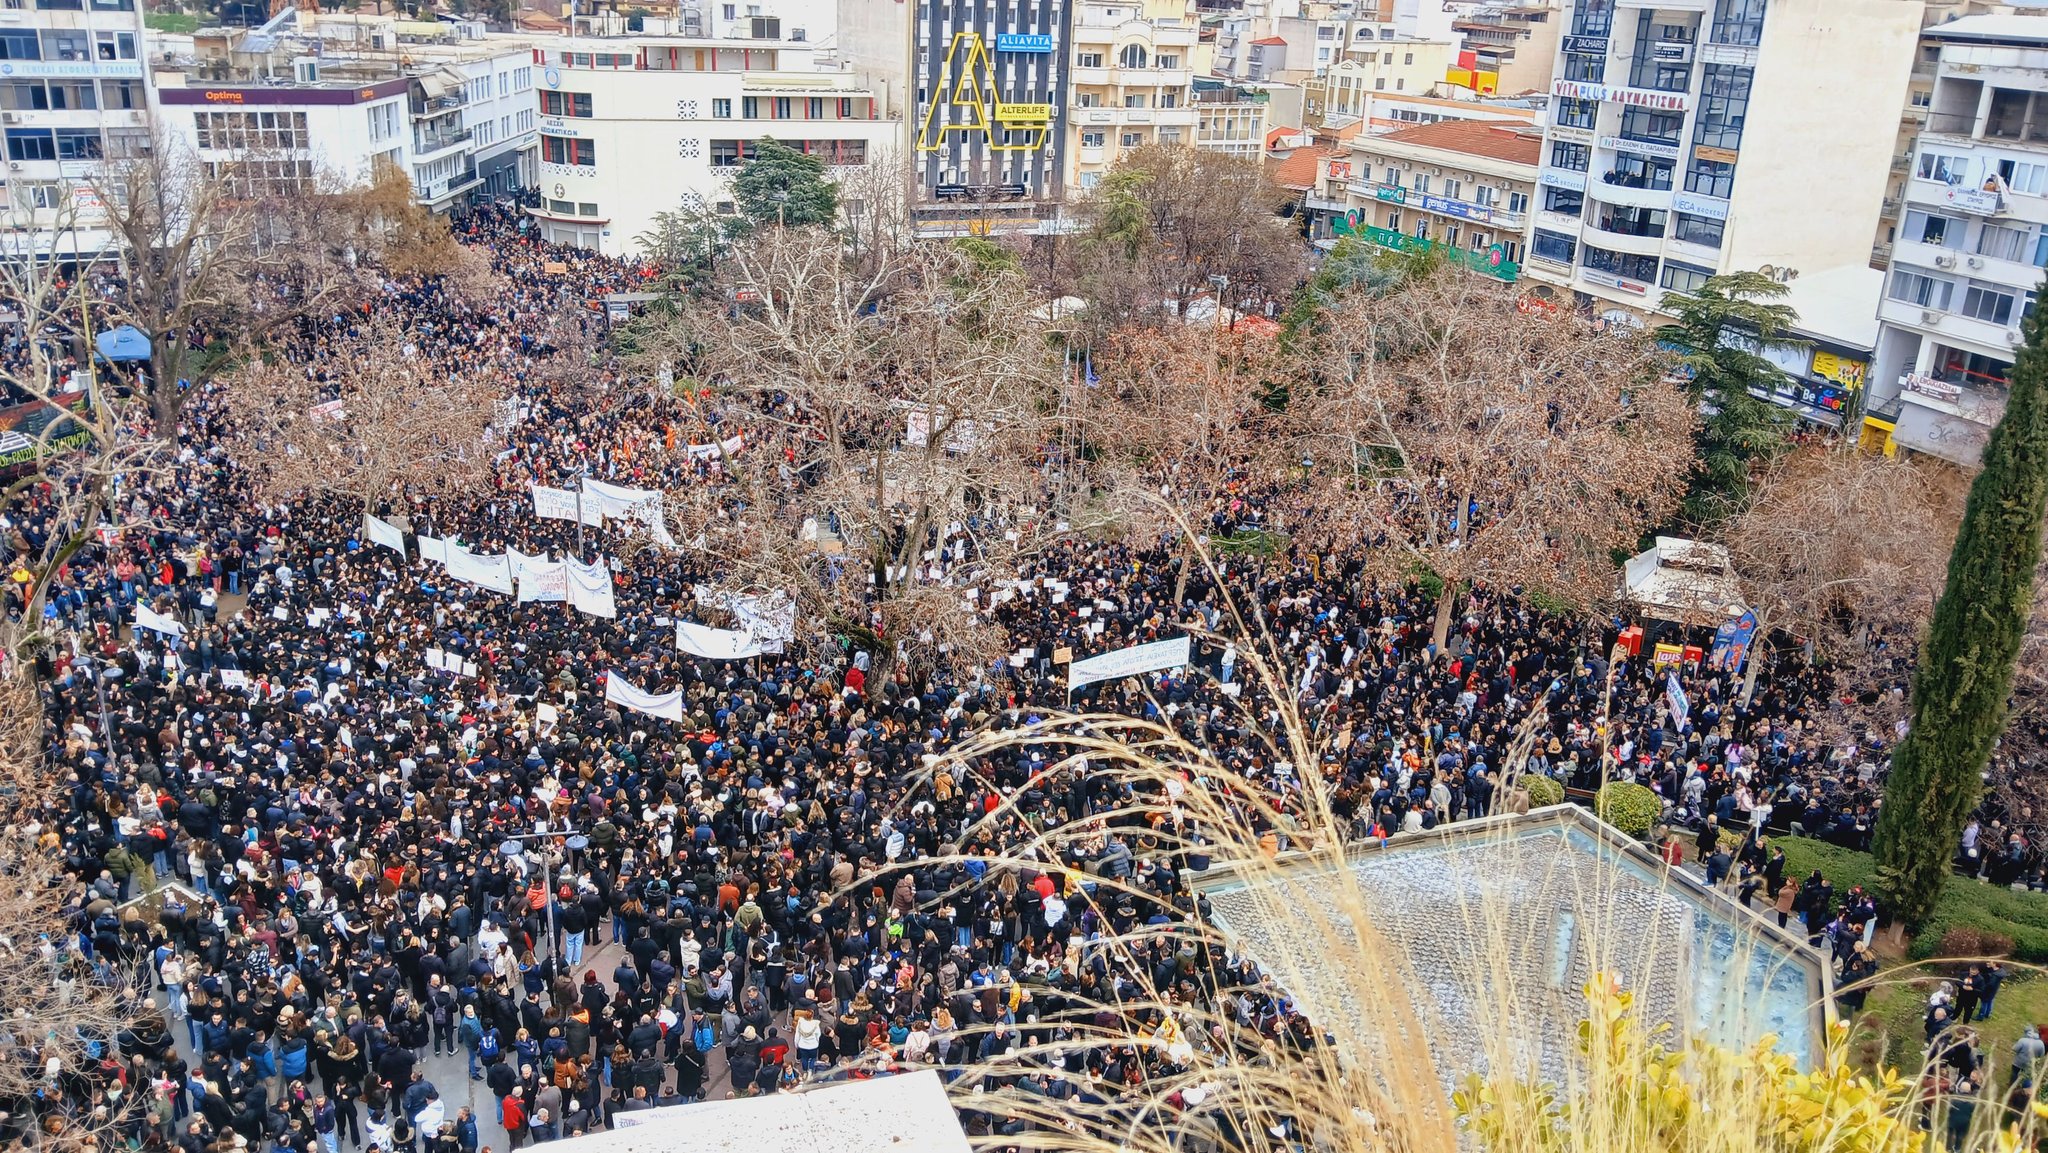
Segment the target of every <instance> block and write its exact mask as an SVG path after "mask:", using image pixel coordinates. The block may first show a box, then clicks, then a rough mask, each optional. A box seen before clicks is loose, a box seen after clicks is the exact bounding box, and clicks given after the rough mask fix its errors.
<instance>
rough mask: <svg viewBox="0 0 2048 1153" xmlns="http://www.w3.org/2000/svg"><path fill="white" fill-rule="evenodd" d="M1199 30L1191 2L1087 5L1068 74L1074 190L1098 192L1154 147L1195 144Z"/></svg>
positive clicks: (1099, 1) (1081, 7)
mask: <svg viewBox="0 0 2048 1153" xmlns="http://www.w3.org/2000/svg"><path fill="white" fill-rule="evenodd" d="M1199 33H1200V29H1199V27H1198V26H1197V24H1196V23H1195V21H1194V19H1193V18H1192V16H1191V15H1190V13H1189V12H1188V7H1187V4H1186V3H1185V0H1121V2H1117V0H1081V2H1080V3H1077V4H1076V5H1075V6H1074V26H1073V33H1072V37H1071V42H1072V44H1073V57H1072V60H1071V61H1070V62H1069V65H1068V69H1067V80H1068V89H1069V91H1070V92H1072V94H1073V106H1072V107H1071V108H1070V109H1069V110H1068V113H1067V125H1066V132H1067V135H1068V140H1067V176H1066V184H1067V187H1068V188H1069V189H1073V190H1076V191H1086V190H1087V189H1090V188H1093V187H1095V183H1096V181H1098V180H1100V179H1101V178H1102V174H1103V173H1104V172H1106V171H1108V170H1109V167H1110V166H1111V165H1113V164H1115V163H1116V161H1117V157H1119V156H1121V155H1122V154H1123V153H1124V152H1126V151H1128V150H1130V149H1133V148H1142V147H1144V146H1145V145H1147V144H1192V143H1194V138H1195V103H1194V94H1193V90H1192V82H1193V80H1194V69H1193V67H1192V65H1191V61H1190V59H1189V58H1190V56H1191V55H1192V54H1193V53H1194V51H1195V43H1196V39H1197V37H1198V35H1199Z"/></svg>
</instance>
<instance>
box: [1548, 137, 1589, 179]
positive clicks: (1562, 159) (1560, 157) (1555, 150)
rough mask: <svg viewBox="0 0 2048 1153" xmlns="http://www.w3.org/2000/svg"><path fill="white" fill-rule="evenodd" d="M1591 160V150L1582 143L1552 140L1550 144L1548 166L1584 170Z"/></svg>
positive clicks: (1572, 170)
mask: <svg viewBox="0 0 2048 1153" xmlns="http://www.w3.org/2000/svg"><path fill="white" fill-rule="evenodd" d="M1592 162H1593V150H1592V149H1591V148H1588V147H1586V146H1585V145H1583V144H1572V143H1569V142H1567V141H1563V140H1554V141H1552V142H1551V144H1550V166H1551V167H1552V168H1563V169H1565V170H1567V171H1570V172H1584V171H1585V170H1586V168H1587V166H1588V165H1590V164H1591V163H1592Z"/></svg>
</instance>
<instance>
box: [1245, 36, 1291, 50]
mask: <svg viewBox="0 0 2048 1153" xmlns="http://www.w3.org/2000/svg"><path fill="white" fill-rule="evenodd" d="M1252 43H1254V44H1261V45H1264V46H1266V47H1268V48H1270V47H1272V46H1273V45H1275V44H1285V43H1287V37H1285V36H1268V37H1266V38H1264V39H1262V40H1254V41H1252Z"/></svg>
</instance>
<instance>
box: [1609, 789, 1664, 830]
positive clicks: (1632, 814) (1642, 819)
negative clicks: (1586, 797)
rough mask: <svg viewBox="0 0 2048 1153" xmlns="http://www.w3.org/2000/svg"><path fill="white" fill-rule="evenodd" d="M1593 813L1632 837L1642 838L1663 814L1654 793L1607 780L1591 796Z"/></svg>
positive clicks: (1660, 803) (1659, 801)
mask: <svg viewBox="0 0 2048 1153" xmlns="http://www.w3.org/2000/svg"><path fill="white" fill-rule="evenodd" d="M1593 811H1594V812H1595V813H1598V814H1599V815H1600V818H1601V819H1602V820H1604V821H1606V822H1607V823H1608V824H1610V825H1613V826H1614V827H1615V828H1617V829H1620V830H1621V831H1622V832H1624V833H1627V834H1628V835H1629V836H1631V837H1641V836H1643V835H1645V834H1647V833H1648V832H1649V831H1650V826H1651V825H1654V824H1656V823H1657V818H1658V817H1660V816H1662V815H1663V813H1664V802H1663V801H1661V800H1658V799H1657V794H1655V793H1653V792H1651V791H1650V790H1648V789H1646V788H1644V787H1643V786H1641V785H1635V784H1630V783H1628V782H1627V781H1609V782H1608V783H1607V784H1604V785H1602V786H1600V791H1599V792H1597V793H1595V794H1593Z"/></svg>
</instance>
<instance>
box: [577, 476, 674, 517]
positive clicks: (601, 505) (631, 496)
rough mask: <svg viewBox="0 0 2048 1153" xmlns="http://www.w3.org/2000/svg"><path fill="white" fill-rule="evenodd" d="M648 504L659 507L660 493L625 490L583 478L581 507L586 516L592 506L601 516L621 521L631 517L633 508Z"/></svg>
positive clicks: (652, 490)
mask: <svg viewBox="0 0 2048 1153" xmlns="http://www.w3.org/2000/svg"><path fill="white" fill-rule="evenodd" d="M650 502H652V503H654V504H655V505H657V506H658V505H660V503H661V493H660V492H659V491H657V490H655V489H651V488H626V487H625V486H623V485H616V484H606V483H605V482H603V481H601V480H592V479H590V478H589V477H587V476H586V477H584V478H583V506H584V510H585V512H586V514H587V513H588V511H589V509H590V508H592V507H593V506H594V507H595V508H596V509H597V511H598V514H599V515H601V516H604V517H607V518H619V519H623V518H625V517H628V516H631V515H632V513H633V510H634V509H635V508H637V507H639V506H641V505H643V504H648V503H650Z"/></svg>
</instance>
